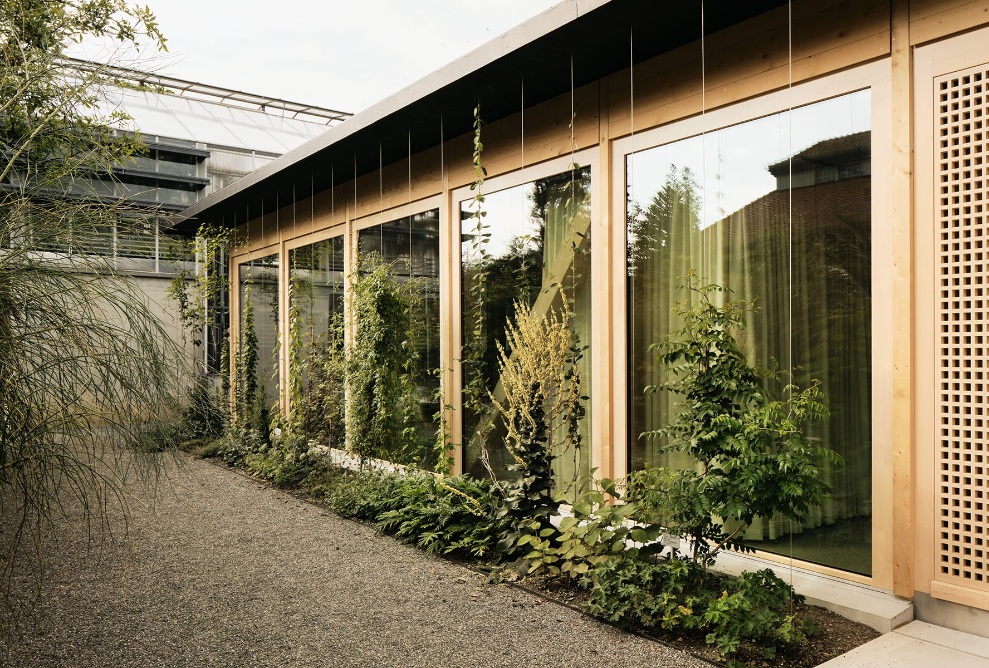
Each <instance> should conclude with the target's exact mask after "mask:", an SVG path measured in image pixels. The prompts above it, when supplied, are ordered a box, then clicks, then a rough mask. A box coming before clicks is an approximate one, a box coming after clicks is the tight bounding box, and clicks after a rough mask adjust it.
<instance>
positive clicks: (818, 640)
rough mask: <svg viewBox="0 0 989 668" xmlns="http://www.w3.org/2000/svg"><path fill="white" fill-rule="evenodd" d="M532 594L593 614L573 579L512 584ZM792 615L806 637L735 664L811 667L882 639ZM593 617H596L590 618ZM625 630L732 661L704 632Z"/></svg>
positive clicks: (807, 608) (829, 618) (808, 610)
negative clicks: (771, 655) (805, 630)
mask: <svg viewBox="0 0 989 668" xmlns="http://www.w3.org/2000/svg"><path fill="white" fill-rule="evenodd" d="M513 584H514V585H515V586H518V587H520V588H522V589H524V590H526V591H528V592H530V593H532V594H533V595H536V596H541V597H543V598H545V599H547V600H549V601H553V602H554V603H558V604H561V605H566V606H567V607H569V608H571V609H574V610H580V611H582V612H584V614H588V615H590V613H588V612H587V610H586V608H585V606H586V605H587V603H588V602H589V601H590V600H591V598H592V596H593V590H592V589H590V588H582V587H580V586H579V585H578V584H577V583H576V582H575V581H573V580H572V579H570V578H559V577H557V578H551V577H545V576H533V577H527V578H525V579H523V580H522V581H520V582H518V583H513ZM793 612H794V613H795V614H796V615H797V618H798V619H801V620H803V622H804V624H805V625H807V626H808V627H810V628H812V629H814V630H815V631H814V632H813V633H809V634H808V635H807V637H806V638H805V639H804V640H803V641H802V642H800V643H798V644H797V645H795V646H792V647H790V648H789V649H788V650H786V651H782V652H779V653H777V655H776V656H775V657H774V658H773V659H771V660H770V659H765V658H762V657H761V656H758V652H756V653H755V655H749V656H737V657H735V659H734V661H735V662H736V664H740V665H754V666H773V668H811V667H812V666H818V665H820V664H822V663H824V662H826V661H829V660H831V659H833V658H835V657H836V656H839V655H841V654H844V653H846V652H849V651H851V650H853V649H855V648H856V647H858V646H860V645H863V644H865V643H867V642H869V641H870V640H874V639H875V638H878V637H879V635H880V634H879V633H878V632H877V631H875V630H873V629H871V628H869V627H868V626H865V625H863V624H859V623H857V622H853V621H851V620H849V619H846V618H844V617H841V616H840V615H837V614H835V613H833V612H831V611H829V610H825V609H824V608H821V607H818V606H814V605H807V604H805V603H797V604H795V605H794V607H793ZM591 616H593V615H591ZM603 621H606V622H608V623H610V624H614V625H616V626H619V627H620V628H623V629H624V630H625V631H628V632H630V633H635V634H637V635H641V636H644V637H647V638H652V639H655V640H658V641H660V642H662V643H664V644H667V645H670V646H671V647H675V648H677V649H680V650H683V651H685V652H689V653H691V654H693V655H694V656H696V657H698V658H701V659H704V660H706V661H709V662H711V663H713V664H719V665H728V664H729V661H728V660H727V659H725V658H724V657H722V656H721V655H720V654H719V653H718V650H717V649H716V648H715V647H714V646H712V645H709V644H708V643H707V642H705V638H704V634H702V633H687V632H684V631H673V630H665V629H662V628H660V629H646V628H643V627H641V626H636V625H624V626H622V625H619V624H617V623H615V622H609V621H608V620H603Z"/></svg>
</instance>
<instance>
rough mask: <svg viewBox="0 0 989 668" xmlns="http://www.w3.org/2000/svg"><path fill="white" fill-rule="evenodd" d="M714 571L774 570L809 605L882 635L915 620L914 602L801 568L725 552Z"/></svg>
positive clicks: (735, 573)
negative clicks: (804, 598) (803, 597)
mask: <svg viewBox="0 0 989 668" xmlns="http://www.w3.org/2000/svg"><path fill="white" fill-rule="evenodd" d="M715 568H716V569H717V570H720V571H723V572H725V573H731V574H732V575H737V574H739V573H741V572H742V571H757V570H762V569H763V568H771V569H772V570H773V572H775V573H776V575H778V576H779V577H780V578H782V579H783V580H785V581H786V582H791V583H792V584H793V588H794V589H795V590H796V591H797V593H798V594H802V595H803V596H805V597H806V598H807V603H809V604H810V605H817V606H820V607H822V608H825V609H827V610H830V611H832V612H834V613H836V614H839V615H841V616H842V617H845V618H847V619H851V620H852V621H855V622H859V623H860V624H865V625H866V626H869V627H871V628H873V629H875V630H876V631H879V632H880V633H889V632H890V631H893V630H894V629H897V628H899V627H901V626H903V625H904V624H907V623H908V622H910V621H911V620H913V618H914V607H913V603H912V602H911V601H907V600H904V599H902V598H897V597H896V596H893V595H892V594H890V593H888V592H884V591H881V590H878V589H873V588H872V587H866V586H865V585H860V584H857V583H854V582H848V581H847V580H841V579H839V578H835V577H831V576H828V575H822V574H820V573H813V572H811V571H806V570H803V569H800V568H790V567H789V566H786V565H784V564H779V563H776V562H774V561H768V560H766V559H760V558H758V557H756V556H753V555H748V554H740V553H738V552H727V553H726V552H722V553H721V554H720V555H719V556H718V562H717V565H716V566H715Z"/></svg>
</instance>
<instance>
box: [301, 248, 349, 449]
mask: <svg viewBox="0 0 989 668" xmlns="http://www.w3.org/2000/svg"><path fill="white" fill-rule="evenodd" d="M343 258H344V238H343V237H342V236H339V237H333V238H331V239H326V240H324V241H317V242H315V243H311V244H306V245H304V246H299V247H298V248H293V249H292V250H290V251H289V276H290V281H291V285H290V288H289V303H290V308H291V310H292V312H291V313H290V314H289V341H290V343H289V345H291V346H292V347H293V348H296V349H295V350H293V351H292V354H291V355H290V356H289V360H290V362H289V363H290V365H291V368H290V369H289V374H290V379H291V381H290V382H291V384H292V385H291V388H292V391H291V392H290V397H291V399H290V401H291V403H292V405H291V408H290V409H291V411H292V413H293V417H294V418H297V419H298V424H300V425H301V428H302V431H303V433H305V434H306V436H307V438H310V439H315V440H317V441H319V442H321V443H324V444H326V445H329V446H331V447H336V448H343V447H344V445H345V439H346V430H345V419H344V361H343V350H344V344H343V332H344V322H343V317H344V265H343ZM296 412H297V413H298V414H296Z"/></svg>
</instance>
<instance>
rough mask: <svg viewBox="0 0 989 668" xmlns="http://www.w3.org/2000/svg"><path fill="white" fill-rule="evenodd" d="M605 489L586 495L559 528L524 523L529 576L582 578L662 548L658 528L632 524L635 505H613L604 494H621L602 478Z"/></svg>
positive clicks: (522, 530) (520, 543) (522, 544)
mask: <svg viewBox="0 0 989 668" xmlns="http://www.w3.org/2000/svg"><path fill="white" fill-rule="evenodd" d="M601 488H602V489H601V490H599V489H596V488H592V489H590V490H588V491H585V492H584V493H583V494H582V495H581V497H580V499H578V501H577V502H576V503H574V504H573V507H572V508H571V514H570V515H568V516H566V517H563V518H561V520H560V524H559V528H558V529H557V530H553V529H550V528H543V527H542V526H541V525H540V524H539V523H538V522H534V521H530V522H525V521H523V522H522V523H520V534H521V535H520V537H519V538H518V540H517V541H516V546H517V547H519V548H523V547H527V548H528V549H529V550H530V551H529V553H528V554H525V555H524V556H523V559H524V560H525V562H526V564H527V565H528V569H529V570H528V573H529V574H532V575H539V574H545V575H548V576H550V577H557V576H564V577H569V578H572V579H581V578H583V577H584V576H585V575H587V573H588V572H589V571H590V570H591V569H592V568H594V567H595V566H597V565H599V564H602V563H604V562H606V561H622V560H624V559H635V558H642V557H645V556H647V555H649V554H654V553H656V552H658V551H660V550H661V549H662V545H661V544H659V543H657V542H656V539H657V538H658V537H659V534H660V527H659V526H658V525H651V526H640V525H636V524H634V523H633V522H632V521H631V520H630V518H632V517H633V516H634V515H635V513H636V511H637V510H638V508H637V506H636V505H635V504H632V503H624V504H616V503H610V502H609V499H608V498H607V497H606V496H605V492H607V493H608V494H609V495H611V496H612V498H614V497H615V496H616V495H617V491H616V490H615V486H614V483H613V482H612V481H610V480H602V481H601Z"/></svg>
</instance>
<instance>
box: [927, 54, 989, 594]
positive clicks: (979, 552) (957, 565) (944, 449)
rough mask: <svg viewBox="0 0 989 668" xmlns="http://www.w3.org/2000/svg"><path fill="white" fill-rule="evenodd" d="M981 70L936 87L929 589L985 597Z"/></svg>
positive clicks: (987, 275)
mask: <svg viewBox="0 0 989 668" xmlns="http://www.w3.org/2000/svg"><path fill="white" fill-rule="evenodd" d="M987 84H989V65H983V66H981V67H979V68H975V69H972V70H967V71H965V72H962V73H954V74H951V75H949V76H946V77H942V78H938V79H936V80H935V85H936V98H937V108H936V110H935V118H936V119H937V124H938V134H937V136H936V137H935V142H936V143H937V150H936V155H937V156H938V158H937V168H936V174H937V181H936V185H935V187H936V189H937V197H936V202H937V204H938V206H937V209H936V211H937V213H936V216H937V220H936V225H937V227H938V234H939V248H938V263H937V269H938V280H939V286H938V287H939V298H938V300H937V317H938V341H939V346H938V348H939V350H938V357H937V364H938V374H939V383H940V385H939V388H940V392H939V396H940V401H939V402H938V411H939V416H938V419H939V428H940V436H939V439H938V448H937V465H936V470H937V494H936V497H935V498H936V503H937V510H936V512H937V522H938V539H937V541H936V543H935V544H936V546H937V554H936V567H935V579H936V580H938V581H940V582H945V583H951V584H956V585H961V586H964V587H969V588H972V589H977V590H982V591H989V555H987V548H989V546H987V542H986V528H987V524H989V521H987V520H989V513H987V511H986V483H987V480H989V475H987V472H989V464H987V461H986V458H987V455H989V448H987V447H986V424H985V420H986V414H985V411H986V387H987V382H986V362H987V358H989V345H987V341H986V304H987V303H989V295H987V289H989V271H987V269H989V267H987V262H986V249H985V243H986V239H987V237H989V231H987V224H986V212H985V206H986V203H987V200H989V191H987V188H986V183H987V180H986V165H985V161H986V157H987V155H986V153H987V141H986V128H985V121H986V120H987V116H989V104H987V102H989V96H987V89H986V85H987Z"/></svg>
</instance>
